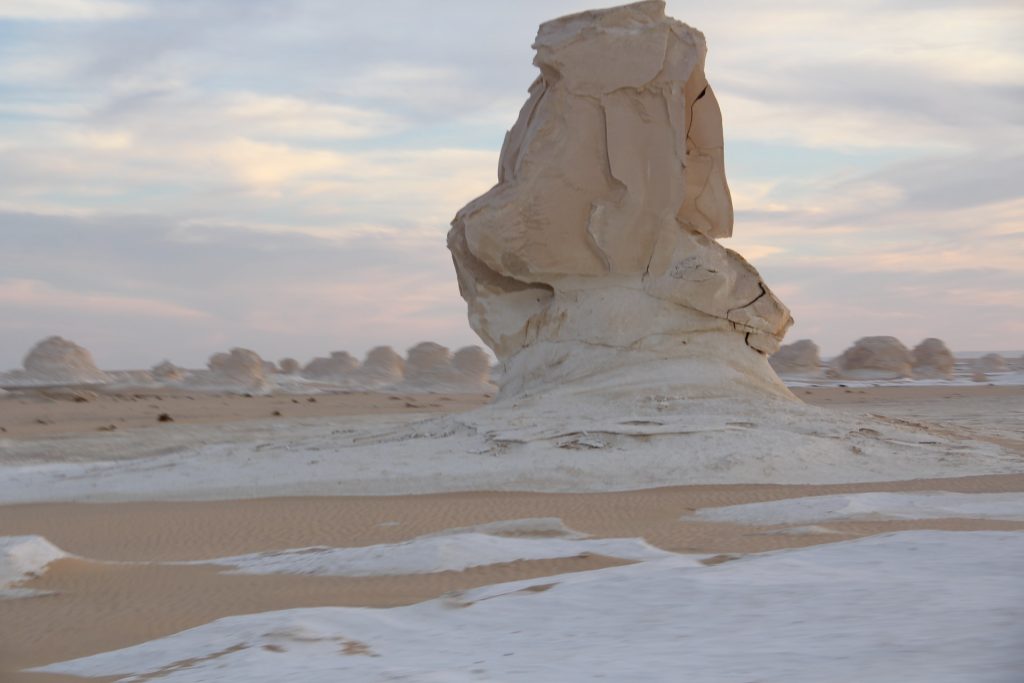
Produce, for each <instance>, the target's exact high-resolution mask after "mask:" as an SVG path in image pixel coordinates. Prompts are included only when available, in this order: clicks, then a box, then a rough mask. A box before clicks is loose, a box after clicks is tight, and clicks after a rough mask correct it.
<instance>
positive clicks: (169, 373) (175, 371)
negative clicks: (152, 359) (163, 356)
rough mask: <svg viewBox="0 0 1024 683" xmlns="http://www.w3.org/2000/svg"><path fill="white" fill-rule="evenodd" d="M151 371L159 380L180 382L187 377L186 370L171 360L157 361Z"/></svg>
mask: <svg viewBox="0 0 1024 683" xmlns="http://www.w3.org/2000/svg"><path fill="white" fill-rule="evenodd" d="M149 373H150V374H151V375H152V376H153V379H154V380H156V381H158V382H180V381H182V380H183V379H185V371H184V370H183V369H181V368H179V367H178V366H177V365H175V364H174V363H172V362H171V361H169V360H165V361H163V362H162V363H157V364H156V365H154V366H153V368H152V369H151V370H150V371H149Z"/></svg>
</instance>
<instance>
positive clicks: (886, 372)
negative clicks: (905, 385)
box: [832, 337, 913, 379]
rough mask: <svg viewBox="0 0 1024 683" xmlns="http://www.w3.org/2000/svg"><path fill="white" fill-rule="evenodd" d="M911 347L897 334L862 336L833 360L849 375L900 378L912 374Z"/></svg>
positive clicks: (850, 376)
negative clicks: (897, 336) (901, 340)
mask: <svg viewBox="0 0 1024 683" xmlns="http://www.w3.org/2000/svg"><path fill="white" fill-rule="evenodd" d="M912 364H913V359H912V358H911V356H910V350H909V349H907V347H906V346H904V345H903V344H902V342H900V340H899V339H897V338H896V337H862V338H861V339H858V340H857V341H856V342H855V343H854V345H853V346H851V347H850V348H848V349H846V351H843V354H842V355H841V356H839V357H838V358H836V359H835V360H834V361H832V367H833V368H834V369H835V370H836V372H837V373H838V375H839V376H840V377H842V378H846V379H899V378H901V377H910V375H911V372H912V371H911V366H912Z"/></svg>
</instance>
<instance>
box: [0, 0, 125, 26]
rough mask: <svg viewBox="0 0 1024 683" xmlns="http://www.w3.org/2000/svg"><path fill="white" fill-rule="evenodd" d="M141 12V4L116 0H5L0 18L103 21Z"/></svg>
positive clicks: (0, 7)
mask: <svg viewBox="0 0 1024 683" xmlns="http://www.w3.org/2000/svg"><path fill="white" fill-rule="evenodd" d="M141 12H142V8H141V7H140V6H139V5H137V4H136V5H133V4H132V3H130V2H117V1H116V0H4V2H3V4H0V19H20V20H31V21H103V20H109V19H122V18H124V17H130V16H135V15H138V14H140V13H141Z"/></svg>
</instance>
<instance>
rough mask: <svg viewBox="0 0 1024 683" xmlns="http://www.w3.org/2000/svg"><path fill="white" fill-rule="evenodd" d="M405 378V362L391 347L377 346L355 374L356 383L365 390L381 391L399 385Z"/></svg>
mask: <svg viewBox="0 0 1024 683" xmlns="http://www.w3.org/2000/svg"><path fill="white" fill-rule="evenodd" d="M404 377H405V360H404V359H403V358H402V357H401V356H400V355H398V353H397V352H396V351H395V350H394V349H393V348H391V347H390V346H376V347H374V348H372V349H370V350H369V351H368V352H367V353H366V359H365V360H363V364H362V365H361V366H359V369H358V370H357V371H356V373H355V381H356V383H357V384H359V385H360V386H361V387H363V388H364V389H380V388H383V387H388V386H391V385H393V384H398V383H399V382H401V381H402V379H403V378H404Z"/></svg>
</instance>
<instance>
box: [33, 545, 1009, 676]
mask: <svg viewBox="0 0 1024 683" xmlns="http://www.w3.org/2000/svg"><path fill="white" fill-rule="evenodd" d="M893 567H898V568H899V571H892V568H893ZM1022 575H1024V533H1021V532H970V533H958V532H940V531H911V532H901V533H896V534H889V535H884V536H876V537H871V538H865V539H859V540H856V541H850V542H845V543H835V544H828V545H820V546H815V547H811V548H804V549H799V550H788V551H780V552H774V553H767V554H764V555H756V556H750V557H747V558H743V559H740V560H737V561H733V562H727V563H724V564H720V565H717V566H711V567H705V566H694V565H693V564H692V562H691V561H690V560H689V559H688V558H669V559H663V560H653V561H648V562H643V563H640V564H636V565H631V566H626V567H616V568H611V569H603V570H598V571H592V572H583V573H578V574H567V575H560V576H553V577H546V578H543V579H535V580H530V581H520V582H515V583H510V584H501V585H497V586H489V587H486V588H480V589H476V590H471V591H467V592H465V593H462V594H459V595H453V596H448V597H446V598H441V599H437V600H432V601H429V602H425V603H421V604H418V605H413V606H410V607H400V608H391V609H363V608H361V609H354V608H334V607H323V608H312V609H293V610H285V611H281V612H268V613H263V614H252V615H245V616H237V617H230V618H227V619H221V620H218V621H215V622H213V623H210V624H207V625H204V626H201V627H198V628H195V629H191V630H188V631H183V632H181V633H178V634H176V635H173V636H170V637H167V638H162V639H159V640H156V641H152V642H149V643H144V644H142V645H138V646H135V647H130V648H126V649H123V650H118V651H114V652H109V653H104V654H100V655H95V656H91V657H86V658H83V659H79V660H74V661H70V662H64V663H58V664H54V665H51V666H47V667H44V668H42V669H40V670H41V671H48V672H55V673H66V674H75V675H79V676H122V677H125V678H123V679H122V680H137V679H129V678H128V677H131V676H145V677H147V679H148V677H150V676H153V677H158V678H159V679H160V680H161V681H166V682H167V683H200V682H201V681H202V682H205V681H214V680H215V681H223V682H226V683H230V682H234V681H239V682H241V681H244V682H246V683H254V682H264V681H265V682H267V683H270V682H271V681H273V682H274V683H277V682H279V681H303V683H320V682H323V683H335V682H336V681H339V680H358V681H367V682H374V681H380V682H383V681H399V680H406V681H437V682H440V681H444V682H460V683H461V682H464V681H507V682H512V681H524V682H526V681H529V682H530V683H536V682H540V681H545V682H546V681H558V682H559V683H571V682H573V681H591V680H610V681H671V682H677V681H686V683H750V682H751V681H786V682H787V683H821V682H822V681H871V683H887V682H891V683H897V682H898V683H905V682H907V681H928V683H965V682H967V681H970V682H971V683H1018V682H1019V681H1020V680H1021V679H1020V674H1021V672H1022V671H1024V648H1022V647H1021V644H1022V643H1024V581H1021V578H1020V577H1021V576H1022Z"/></svg>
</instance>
